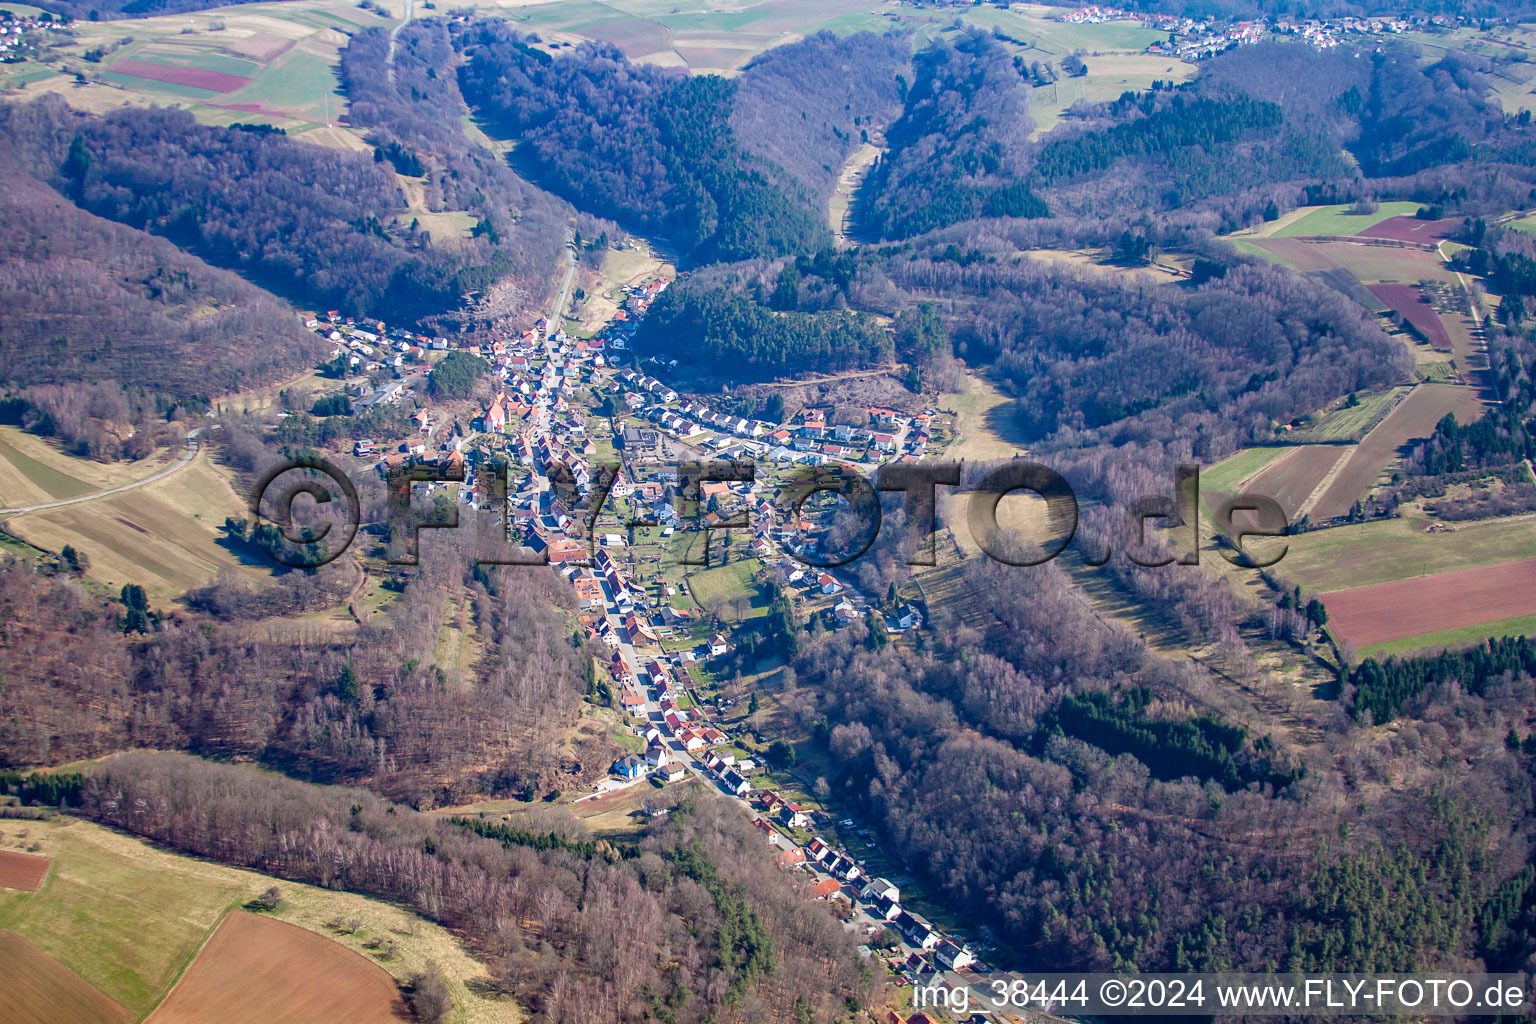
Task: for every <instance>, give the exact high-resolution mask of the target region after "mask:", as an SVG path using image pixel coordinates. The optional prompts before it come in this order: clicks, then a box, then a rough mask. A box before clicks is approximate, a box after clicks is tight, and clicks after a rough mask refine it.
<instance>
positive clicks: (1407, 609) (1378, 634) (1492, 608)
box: [1323, 558, 1536, 647]
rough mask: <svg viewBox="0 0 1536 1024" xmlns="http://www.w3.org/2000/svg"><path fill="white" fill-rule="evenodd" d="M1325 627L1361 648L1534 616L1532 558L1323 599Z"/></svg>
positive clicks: (1535, 569) (1534, 570) (1357, 589)
mask: <svg viewBox="0 0 1536 1024" xmlns="http://www.w3.org/2000/svg"><path fill="white" fill-rule="evenodd" d="M1323 602H1324V603H1325V604H1326V605H1327V606H1328V626H1329V628H1330V629H1331V630H1333V632H1334V634H1335V635H1337V636H1338V637H1339V638H1340V639H1342V640H1345V641H1347V642H1348V643H1352V644H1354V645H1355V646H1356V647H1364V646H1368V645H1370V644H1380V643H1383V642H1385V641H1389V640H1403V639H1407V638H1409V637H1417V636H1420V635H1422V634H1426V633H1440V632H1444V631H1447V630H1455V629H1461V628H1465V627H1468V626H1477V625H1480V624H1482V623H1485V622H1490V621H1496V620H1503V619H1512V618H1520V617H1524V616H1531V615H1536V558H1526V559H1521V560H1520V561H1514V562H1504V563H1501V564H1498V565H1489V566H1477V567H1474V568H1469V569H1458V570H1454V571H1451V572H1443V573H1437V574H1435V575H1432V576H1417V577H1413V578H1411V579H1404V580H1396V581H1394V582H1391V583H1376V584H1371V585H1368V586H1363V587H1354V588H1351V589H1349V590H1337V591H1332V592H1329V593H1324V594H1323Z"/></svg>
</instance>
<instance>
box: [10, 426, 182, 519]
mask: <svg viewBox="0 0 1536 1024" xmlns="http://www.w3.org/2000/svg"><path fill="white" fill-rule="evenodd" d="M205 429H206V428H204V427H198V428H197V429H196V430H194V431H192V433H190V434H188V435H187V448H186V451H184V452H183V453H182V456H181V458H179V459H177V460H176V461H175V462H174V463H172V464H171V465H169V466H166V467H165V468H164V469H161V470H157V471H156V472H154V473H151V474H150V475H149V476H146V477H144V478H143V479H142V480H135V481H133V482H132V483H127V484H123V485H122V486H120V487H112V488H108V489H107V490H105V491H96V492H94V493H92V494H82V495H80V496H79V497H78V498H65V499H64V500H63V501H47V502H44V503H43V504H41V505H21V506H17V507H15V508H11V507H9V506H4V505H0V514H3V515H5V516H19V515H21V514H22V513H23V512H41V511H42V510H43V509H45V508H63V507H64V506H65V505H78V504H80V503H81V502H85V501H95V500H96V499H97V498H106V497H109V496H111V495H113V494H122V493H123V492H124V491H131V490H133V489H135V488H138V487H143V486H144V485H145V484H152V483H154V482H155V481H156V480H164V479H165V478H166V477H168V476H170V475H171V474H172V473H176V472H179V471H180V470H183V469H185V468H186V467H187V464H188V463H190V462H191V461H192V460H193V459H195V458H197V453H198V450H199V449H200V448H201V444H200V443H199V441H198V440H197V435H198V434H201V433H202V432H203V431H204V430H205Z"/></svg>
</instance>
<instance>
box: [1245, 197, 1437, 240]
mask: <svg viewBox="0 0 1536 1024" xmlns="http://www.w3.org/2000/svg"><path fill="white" fill-rule="evenodd" d="M1418 210H1419V204H1418V203H1408V202H1396V203H1381V204H1380V205H1379V206H1378V207H1377V209H1376V212H1375V213H1350V212H1349V206H1348V204H1344V203H1340V204H1337V205H1333V206H1312V207H1305V208H1299V209H1298V210H1296V211H1294V212H1295V213H1297V214H1299V215H1298V216H1292V217H1284V218H1281V219H1280V220H1278V221H1274V222H1273V223H1271V224H1267V225H1265V226H1264V227H1262V228H1259V229H1257V230H1256V231H1255V233H1254V235H1255V237H1269V238H1289V237H1295V236H1297V235H1358V234H1361V233H1362V232H1364V231H1365V230H1366V229H1368V228H1373V227H1375V226H1376V225H1377V224H1380V223H1381V222H1382V221H1385V220H1390V219H1391V218H1393V217H1412V216H1413V215H1414V214H1415V213H1417V212H1418Z"/></svg>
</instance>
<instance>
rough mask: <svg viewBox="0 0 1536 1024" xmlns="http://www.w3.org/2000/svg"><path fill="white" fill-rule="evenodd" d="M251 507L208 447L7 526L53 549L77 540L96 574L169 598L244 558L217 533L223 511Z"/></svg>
mask: <svg viewBox="0 0 1536 1024" xmlns="http://www.w3.org/2000/svg"><path fill="white" fill-rule="evenodd" d="M245 511H246V510H245V503H244V502H243V501H242V500H241V499H240V496H239V495H238V494H237V493H236V492H235V489H234V487H233V486H231V484H230V481H229V477H228V475H227V474H226V473H225V471H224V470H223V469H222V468H221V467H219V466H216V465H215V464H214V463H213V461H212V459H211V457H210V456H209V455H208V454H207V452H206V451H204V452H202V453H200V454H199V455H198V456H197V457H196V458H195V459H194V460H193V461H192V463H191V464H190V465H188V466H187V467H186V468H185V469H182V470H179V471H177V472H175V473H172V474H171V475H170V476H168V477H166V478H165V479H163V480H157V481H155V482H154V483H152V484H147V485H145V486H144V487H141V488H138V489H137V490H132V491H127V492H124V493H122V494H114V495H111V496H109V497H105V498H102V499H100V500H99V501H89V502H83V503H81V504H78V505H67V506H65V507H63V508H53V509H43V510H41V511H38V512H29V513H26V514H24V515H20V516H16V517H14V518H12V519H9V520H6V521H5V522H4V527H5V529H6V531H7V532H8V533H11V534H13V535H15V536H16V537H18V538H20V539H22V540H25V541H26V542H27V543H29V544H34V545H36V546H37V547H40V548H43V549H45V550H48V551H58V550H59V549H60V548H62V547H63V546H64V545H65V544H71V545H73V546H74V547H75V548H76V550H79V551H83V552H85V553H86V554H87V555H88V556H89V557H90V560H91V566H90V575H91V577H92V578H93V579H96V580H99V581H100V582H102V583H105V584H106V585H108V586H109V587H112V588H113V589H116V588H118V587H121V586H122V585H123V584H124V583H137V584H139V585H141V586H142V587H144V589H145V591H147V592H148V593H149V595H150V597H151V598H152V600H153V602H154V603H158V604H164V603H166V602H169V601H171V600H173V599H175V598H176V597H178V596H180V595H181V594H183V593H185V592H186V591H187V590H188V589H190V588H192V587H195V586H199V585H201V584H202V583H204V582H206V581H207V580H208V579H209V578H210V577H212V576H214V575H215V574H216V573H217V572H218V571H219V570H220V569H222V568H224V567H225V566H238V565H240V564H241V561H240V557H239V556H237V555H236V554H235V553H234V552H233V551H231V550H229V549H227V548H224V547H221V546H220V545H219V543H218V540H219V537H220V536H221V530H220V528H221V527H222V526H223V524H224V519H225V517H226V516H242V515H244V514H245ZM252 564H253V565H254V564H255V563H252ZM260 568H262V567H256V568H254V569H253V570H252V571H259V569H260Z"/></svg>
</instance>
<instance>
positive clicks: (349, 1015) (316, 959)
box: [149, 910, 409, 1024]
mask: <svg viewBox="0 0 1536 1024" xmlns="http://www.w3.org/2000/svg"><path fill="white" fill-rule="evenodd" d="M408 1019H409V1018H408V1017H407V1015H406V1012H405V1008H404V1005H403V1003H402V1001H401V999H400V994H399V989H398V988H397V987H396V985H395V980H394V979H393V978H391V977H390V976H389V974H388V973H387V972H385V971H384V969H383V968H381V967H379V966H377V965H375V964H372V963H369V962H368V961H367V960H366V959H364V958H363V957H361V956H358V955H357V954H356V953H354V952H352V951H351V950H349V949H347V948H346V947H345V946H342V945H340V944H338V943H335V942H332V941H331V940H329V939H327V938H326V937H325V936H323V935H316V934H315V933H314V932H310V931H305V930H304V929H303V928H299V927H298V926H296V925H291V924H285V923H283V922H282V921H274V920H272V919H271V918H268V917H261V916H259V915H257V914H250V913H246V912H245V911H241V910H237V911H235V912H234V913H232V914H230V915H229V916H228V917H226V918H225V919H224V923H223V924H221V925H219V927H218V930H217V931H215V932H214V933H213V938H211V939H209V940H208V944H207V945H206V946H204V947H203V950H202V952H200V953H199V954H198V955H197V959H196V960H194V961H192V966H191V967H189V968H188V969H187V973H186V974H185V975H183V977H182V979H181V981H180V982H178V983H177V985H176V987H175V988H174V989H172V990H171V994H170V995H169V996H167V997H166V1000H165V1002H163V1003H161V1004H160V1006H159V1008H158V1009H156V1010H155V1012H154V1013H152V1014H150V1015H149V1024H317V1022H320V1021H324V1022H325V1024H399V1022H401V1021H405V1020H408Z"/></svg>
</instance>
